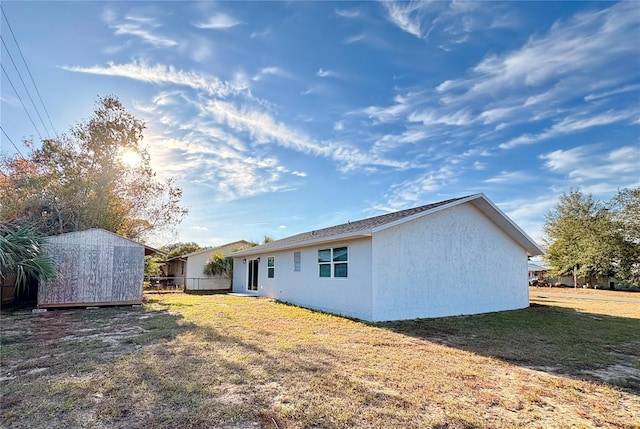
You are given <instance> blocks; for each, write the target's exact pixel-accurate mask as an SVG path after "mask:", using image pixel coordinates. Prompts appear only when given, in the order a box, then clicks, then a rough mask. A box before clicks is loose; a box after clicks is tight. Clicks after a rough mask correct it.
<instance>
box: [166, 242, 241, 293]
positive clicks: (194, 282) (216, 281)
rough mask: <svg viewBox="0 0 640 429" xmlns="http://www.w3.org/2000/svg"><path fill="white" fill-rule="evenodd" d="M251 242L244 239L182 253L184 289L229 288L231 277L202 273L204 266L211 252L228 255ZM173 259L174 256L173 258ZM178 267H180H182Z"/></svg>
mask: <svg viewBox="0 0 640 429" xmlns="http://www.w3.org/2000/svg"><path fill="white" fill-rule="evenodd" d="M251 246H252V244H251V243H249V242H248V241H245V240H240V241H234V242H233V243H227V244H223V245H222V246H218V247H211V248H208V249H204V250H199V251H197V252H193V253H189V254H186V255H182V256H181V257H180V258H181V259H182V260H183V261H184V265H183V266H182V267H183V268H184V283H183V284H184V287H185V290H225V289H230V288H231V279H229V278H228V277H225V276H208V275H205V274H204V272H203V271H204V266H205V265H206V264H207V261H208V260H209V257H210V256H211V255H212V254H218V253H221V254H222V255H223V256H229V254H230V253H232V252H236V251H238V250H243V249H246V248H248V247H251ZM174 259H175V258H174ZM182 267H180V268H182Z"/></svg>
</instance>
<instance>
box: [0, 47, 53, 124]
mask: <svg viewBox="0 0 640 429" xmlns="http://www.w3.org/2000/svg"><path fill="white" fill-rule="evenodd" d="M0 42H2V46H4V49H5V50H6V51H7V54H8V55H9V59H10V60H11V63H12V64H13V67H14V68H15V69H16V72H17V73H18V77H19V78H20V82H22V86H23V87H24V90H25V91H26V93H27V96H28V97H29V100H31V105H32V106H33V108H34V110H35V111H36V114H37V115H38V118H40V123H41V124H42V126H43V127H44V130H45V132H46V133H47V136H49V135H51V133H49V129H48V128H47V125H46V124H45V123H44V121H43V120H42V116H41V115H40V111H39V110H38V106H36V103H35V102H34V101H33V98H32V97H31V93H30V92H29V88H27V85H26V84H25V83H24V79H22V74H20V70H18V66H17V65H16V62H15V61H13V56H12V55H11V52H9V47H8V46H7V45H6V44H5V43H4V38H3V37H2V35H0Z"/></svg>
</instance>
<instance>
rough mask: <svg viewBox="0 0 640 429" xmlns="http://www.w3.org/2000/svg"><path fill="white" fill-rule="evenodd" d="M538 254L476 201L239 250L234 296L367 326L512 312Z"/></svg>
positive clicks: (492, 209) (524, 303) (522, 300)
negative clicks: (258, 298)
mask: <svg viewBox="0 0 640 429" xmlns="http://www.w3.org/2000/svg"><path fill="white" fill-rule="evenodd" d="M542 253H543V251H542V249H541V248H540V247H539V246H538V245H537V244H536V243H535V242H534V241H533V240H532V239H531V238H529V236H528V235H527V234H526V233H524V232H523V231H522V230H521V229H520V228H519V227H518V226H517V225H516V224H515V223H514V222H513V221H512V220H510V219H509V218H508V217H507V216H506V215H505V214H504V213H503V212H502V211H501V210H500V209H498V208H497V207H496V206H495V205H494V204H493V203H492V202H491V201H489V199H488V198H487V197H485V196H484V195H483V194H476V195H471V196H467V197H463V198H456V199H451V200H447V201H442V202H439V203H435V204H428V205H425V206H421V207H416V208H412V209H408V210H402V211H398V212H394V213H389V214H386V215H382V216H376V217H372V218H368V219H364V220H359V221H355V222H347V223H345V224H342V225H337V226H333V227H329V228H324V229H319V230H316V231H309V232H305V233H302V234H298V235H294V236H292V237H288V238H284V239H281V240H276V241H273V242H270V243H267V244H263V245H261V246H257V247H253V248H250V249H247V250H243V251H240V252H236V253H234V254H233V255H232V256H233V257H234V260H235V269H234V278H233V291H234V292H244V293H251V294H256V295H260V296H268V297H271V298H274V299H278V300H281V301H284V302H289V303H292V304H296V305H300V306H303V307H308V308H311V309H317V310H321V311H326V312H329V313H334V314H339V315H344V316H348V317H353V318H357V319H362V320H367V321H385V320H401V319H413V318H423V317H440V316H451V315H460V314H476V313H484V312H492V311H501V310H512V309H518V308H525V307H528V306H529V290H528V282H527V257H528V256H534V255H540V254H542Z"/></svg>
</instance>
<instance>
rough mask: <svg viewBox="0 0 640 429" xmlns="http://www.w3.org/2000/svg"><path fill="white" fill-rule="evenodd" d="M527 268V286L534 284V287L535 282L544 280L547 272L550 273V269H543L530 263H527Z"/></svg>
mask: <svg viewBox="0 0 640 429" xmlns="http://www.w3.org/2000/svg"><path fill="white" fill-rule="evenodd" d="M527 268H528V270H529V284H533V282H535V283H536V285H537V281H540V280H544V279H545V276H546V274H547V272H548V271H550V268H547V267H543V266H542V265H538V264H536V263H534V262H531V261H529V262H528V263H527Z"/></svg>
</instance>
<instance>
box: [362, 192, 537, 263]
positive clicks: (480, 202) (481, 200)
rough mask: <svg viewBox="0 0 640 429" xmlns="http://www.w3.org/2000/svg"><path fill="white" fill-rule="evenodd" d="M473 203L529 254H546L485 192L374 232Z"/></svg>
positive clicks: (390, 224) (387, 225) (386, 225)
mask: <svg viewBox="0 0 640 429" xmlns="http://www.w3.org/2000/svg"><path fill="white" fill-rule="evenodd" d="M469 202H470V203H472V204H473V205H474V206H475V207H476V208H477V209H478V210H480V211H481V212H482V213H483V214H484V215H485V216H487V217H488V218H489V219H491V221H493V222H494V223H495V224H496V225H498V227H499V228H500V229H502V230H503V231H504V232H506V233H507V235H509V236H510V237H511V238H512V239H513V240H515V241H516V243H518V244H520V245H521V246H522V247H523V248H524V249H525V250H526V251H527V253H528V254H529V256H536V255H544V250H543V249H542V248H541V247H540V246H538V244H537V243H536V242H535V241H533V239H532V238H531V237H529V236H528V235H527V233H526V232H524V231H523V230H522V229H520V227H519V226H518V225H516V224H515V223H514V222H513V221H512V220H511V219H510V218H509V217H508V216H507V215H506V214H504V212H503V211H502V210H500V209H499V208H498V207H497V206H496V205H495V204H493V203H492V202H491V200H489V199H488V198H487V197H486V196H485V195H484V194H483V193H479V194H474V195H469V196H468V197H467V198H463V199H460V200H456V201H452V202H451V203H449V204H445V205H442V206H438V207H435V208H433V209H431V210H427V211H424V212H420V213H416V214H414V215H412V216H408V217H405V218H402V219H398V220H397V221H395V222H391V223H387V224H384V225H381V226H379V227H377V228H374V229H373V230H372V232H373V233H376V232H378V231H382V230H385V229H387V228H392V227H394V226H396V225H400V224H402V223H405V222H410V221H412V220H414V219H419V218H421V217H423V216H428V215H430V214H432V213H436V212H439V211H441V210H446V209H449V208H451V207H455V206H458V205H460V204H465V203H469Z"/></svg>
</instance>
